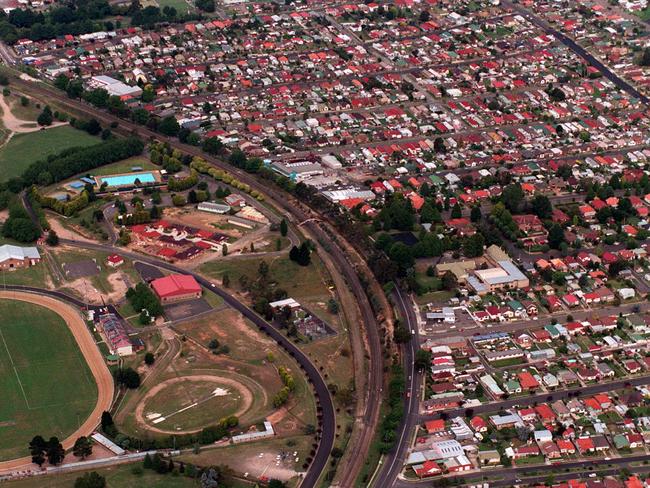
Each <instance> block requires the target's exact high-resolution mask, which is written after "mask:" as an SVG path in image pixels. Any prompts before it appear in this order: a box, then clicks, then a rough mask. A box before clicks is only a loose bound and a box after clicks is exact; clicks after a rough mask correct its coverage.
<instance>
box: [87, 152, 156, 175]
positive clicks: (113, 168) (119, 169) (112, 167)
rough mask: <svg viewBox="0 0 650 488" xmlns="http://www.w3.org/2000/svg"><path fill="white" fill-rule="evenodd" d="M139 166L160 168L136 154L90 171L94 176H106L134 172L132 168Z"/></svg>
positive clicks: (146, 168)
mask: <svg viewBox="0 0 650 488" xmlns="http://www.w3.org/2000/svg"><path fill="white" fill-rule="evenodd" d="M137 166H139V167H141V168H142V169H143V170H148V169H152V170H153V169H160V166H156V165H155V164H153V163H152V162H151V161H149V160H148V159H147V158H143V157H141V156H136V157H133V158H129V159H123V160H122V161H118V162H117V163H111V164H107V165H106V166H100V167H99V168H96V169H94V170H92V171H91V172H90V173H91V174H92V175H93V176H106V175H114V174H119V173H131V172H132V169H131V168H134V167H137ZM78 176H84V175H78Z"/></svg>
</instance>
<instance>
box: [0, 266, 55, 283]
mask: <svg viewBox="0 0 650 488" xmlns="http://www.w3.org/2000/svg"><path fill="white" fill-rule="evenodd" d="M51 281H52V278H51V274H50V270H49V268H48V264H47V263H46V262H45V261H44V260H43V261H41V262H40V263H39V264H37V265H36V266H31V267H29V268H15V269H13V270H2V271H0V288H2V287H3V286H4V285H26V286H41V287H47V286H48V284H50V283H51Z"/></svg>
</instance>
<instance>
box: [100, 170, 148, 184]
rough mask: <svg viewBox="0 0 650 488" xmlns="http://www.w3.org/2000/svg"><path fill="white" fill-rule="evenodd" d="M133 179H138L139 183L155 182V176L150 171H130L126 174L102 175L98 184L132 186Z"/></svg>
mask: <svg viewBox="0 0 650 488" xmlns="http://www.w3.org/2000/svg"><path fill="white" fill-rule="evenodd" d="M135 180H139V181H140V183H142V184H146V183H155V182H156V181H157V180H156V177H155V176H154V175H153V173H151V172H143V173H130V174H126V175H116V176H102V177H101V181H100V186H101V185H102V184H103V183H106V184H107V185H108V186H109V187H110V186H133V185H134V184H135Z"/></svg>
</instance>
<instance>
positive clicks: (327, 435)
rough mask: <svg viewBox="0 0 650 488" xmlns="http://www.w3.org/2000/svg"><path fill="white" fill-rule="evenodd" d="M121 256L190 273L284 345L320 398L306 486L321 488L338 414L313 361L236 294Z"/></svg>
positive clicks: (146, 258)
mask: <svg viewBox="0 0 650 488" xmlns="http://www.w3.org/2000/svg"><path fill="white" fill-rule="evenodd" d="M60 242H61V244H66V245H70V246H76V247H82V248H85V249H94V250H97V251H102V252H109V253H112V252H116V249H115V248H114V247H112V246H106V245H102V244H94V243H89V242H77V241H74V240H70V239H61V241H60ZM117 252H119V253H120V255H122V256H125V257H128V258H129V259H132V260H134V261H142V262H144V263H147V264H150V265H152V266H157V267H159V268H162V269H165V270H167V271H171V272H173V273H182V274H190V275H192V276H193V277H194V279H196V281H198V282H199V284H200V285H201V286H203V287H204V288H205V289H207V290H208V291H209V292H211V293H214V294H215V295H218V296H219V297H221V298H222V299H223V301H224V302H225V303H227V304H228V305H229V306H230V307H232V308H234V309H235V310H237V311H238V312H239V313H241V314H242V315H243V316H244V317H246V318H247V319H248V320H250V321H251V322H252V323H253V324H255V325H256V326H257V327H258V328H259V329H260V330H261V331H262V332H264V333H266V334H267V335H268V336H270V337H271V338H272V339H273V340H274V341H275V342H276V343H277V344H278V345H279V346H281V347H282V348H283V349H284V350H285V351H286V352H287V353H288V354H289V355H290V356H291V357H292V358H294V359H295V361H296V362H297V363H298V365H299V366H300V369H302V370H303V371H304V373H305V375H306V376H307V378H308V380H309V382H310V383H311V384H312V386H313V388H314V392H315V395H316V403H317V414H318V422H319V431H320V432H319V435H320V442H319V443H318V448H317V450H316V455H315V456H314V460H313V461H312V464H311V466H310V467H309V470H308V471H307V473H306V474H305V477H304V479H303V482H302V485H301V486H303V487H305V488H312V487H314V486H316V485H317V482H318V478H319V477H320V475H321V473H322V472H323V470H324V469H325V467H326V466H327V460H328V459H329V455H330V452H331V450H332V447H333V446H334V433H335V431H336V417H335V414H334V405H333V403H332V397H331V396H330V392H329V390H328V389H327V384H326V383H325V380H324V379H323V377H322V376H321V374H320V372H319V371H318V368H316V366H314V365H313V364H312V362H311V361H310V360H309V358H308V357H307V356H306V355H305V354H304V353H303V352H302V351H301V350H300V348H298V347H297V346H296V345H295V344H294V343H293V342H291V341H290V340H289V339H288V338H287V337H286V336H284V335H283V334H282V332H280V330H278V329H277V328H276V327H274V326H273V325H271V324H270V323H268V322H267V321H266V320H264V319H263V318H262V317H260V316H259V315H258V314H257V313H256V312H254V311H253V310H251V309H250V308H248V307H247V306H246V305H244V304H243V303H241V302H240V301H238V300H237V299H236V298H234V297H233V296H232V295H230V294H229V293H227V292H226V291H224V290H223V289H221V288H219V287H217V286H214V285H213V283H212V282H210V281H208V280H207V279H205V278H204V277H203V276H201V275H199V274H197V273H194V272H191V271H188V270H186V269H183V268H179V267H177V266H174V265H173V264H170V263H167V262H164V261H160V260H158V259H156V258H153V257H150V256H146V255H142V254H136V253H133V252H128V251H125V250H123V249H119V250H117Z"/></svg>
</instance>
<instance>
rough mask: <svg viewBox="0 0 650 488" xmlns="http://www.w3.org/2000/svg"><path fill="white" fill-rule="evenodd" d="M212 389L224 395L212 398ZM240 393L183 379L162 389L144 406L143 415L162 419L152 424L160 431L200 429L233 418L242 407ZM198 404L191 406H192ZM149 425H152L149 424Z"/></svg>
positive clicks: (218, 384) (212, 383)
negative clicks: (151, 414) (152, 415)
mask: <svg viewBox="0 0 650 488" xmlns="http://www.w3.org/2000/svg"><path fill="white" fill-rule="evenodd" d="M215 388H222V389H224V390H226V391H227V392H228V393H227V394H225V395H221V396H213V394H212V392H213V391H214V390H215ZM242 402H243V400H242V398H241V395H240V393H239V392H238V391H237V390H235V389H233V388H232V387H231V386H230V385H227V384H225V383H219V382H215V381H190V380H186V381H183V382H179V383H173V384H170V385H168V386H167V387H166V388H164V389H162V390H161V391H160V392H158V393H157V394H156V395H154V396H153V397H151V398H150V399H148V400H147V401H146V403H145V412H155V413H159V414H160V415H161V416H162V417H165V419H166V420H162V421H160V422H157V423H156V424H155V426H156V427H158V428H161V429H170V430H171V429H174V428H175V427H176V426H180V427H181V428H183V429H201V428H203V427H205V426H206V425H211V424H213V423H214V422H215V419H220V418H223V417H228V416H229V415H234V414H235V413H236V412H237V411H238V410H239V409H240V408H241V406H242ZM197 403H198V404H199V405H197V406H195V407H192V405H194V404H197ZM152 425H153V423H152Z"/></svg>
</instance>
